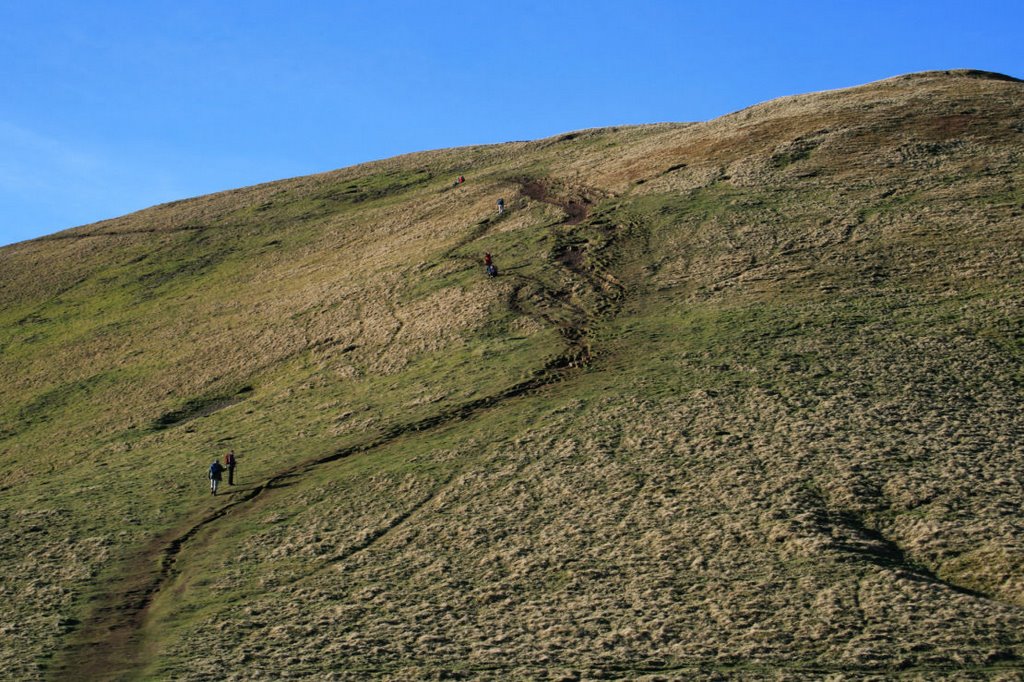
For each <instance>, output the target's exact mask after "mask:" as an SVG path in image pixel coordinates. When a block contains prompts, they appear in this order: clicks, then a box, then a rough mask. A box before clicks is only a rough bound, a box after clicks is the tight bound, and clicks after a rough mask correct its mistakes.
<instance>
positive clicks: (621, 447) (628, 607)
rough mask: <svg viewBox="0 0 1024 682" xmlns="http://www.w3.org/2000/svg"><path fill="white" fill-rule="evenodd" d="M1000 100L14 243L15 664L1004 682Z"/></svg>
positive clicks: (351, 185)
mask: <svg viewBox="0 0 1024 682" xmlns="http://www.w3.org/2000/svg"><path fill="white" fill-rule="evenodd" d="M1022 111H1024V86H1022V85H1021V84H1020V83H1019V82H1012V81H1007V80H1003V79H997V78H993V77H991V76H987V75H984V74H975V73H966V72H954V73H931V74H919V75H914V76H906V77H900V78H896V79H891V80H888V81H883V82H881V83H876V84H872V85H869V86H864V87H862V88H855V89H851V90H843V91H836V92H827V93H818V94H812V95H804V96H798V97H791V98H785V99H783V100H778V101H775V102H769V103H765V104H761V105H757V106H755V107H751V108H749V109H745V110H743V111H740V112H736V113H734V114H731V115H729V116H726V117H723V118H721V119H717V120H715V121H710V122H707V123H697V124H660V125H653V126H641V127H636V128H623V129H598V130H590V131H580V132H578V133H573V134H570V135H564V136H559V137H555V138H550V139H547V140H540V141H537V142H531V143H512V144H507V145H497V146H492V147H473V148H466V149H459V150H445V151H438V152H428V153H422V154H413V155H409V156H405V157H398V158H395V159H389V160H385V161H380V162H375V163H372V164H366V165H363V166H359V167H355V168H350V169H344V170H340V171H336V172H332V173H325V174H321V175H317V176H311V177H308V178H297V179H293V180H286V181H281V182H278V183H269V184H266V185H261V186H257V187H252V188H246V189H240V190H235V191H231V192H224V193H220V194H217V195H211V196H208V197H200V198H197V199H189V200H185V201H181V202H175V203H173V204H167V205H164V206H159V207H154V208H153V209H149V210H147V211H142V212H139V213H136V214H132V215H130V216H125V217H123V218H119V219H116V220H112V221H105V222H104V223H98V224H96V225H91V226H86V227H82V228H77V229H75V230H69V231H66V232H63V233H60V234H58V235H54V236H53V237H51V238H46V239H42V240H36V241H34V242H28V243H24V244H20V245H16V246H13V247H8V248H5V249H3V250H0V311H2V312H0V320H2V322H3V329H4V332H3V335H2V336H0V348H2V350H3V354H2V356H0V377H2V379H3V381H2V382H0V405H2V406H3V407H2V408H0V451H2V455H0V494H2V495H3V499H4V502H3V504H2V505H0V517H2V520H3V523H4V527H5V531H6V533H7V538H8V540H6V541H5V543H4V544H3V545H2V549H0V570H2V571H3V574H4V576H5V580H4V581H3V583H2V585H0V595H2V602H0V603H2V604H3V605H4V607H5V611H6V613H7V614H8V616H9V617H8V619H7V621H6V622H5V623H4V624H3V625H0V665H3V666H4V670H5V671H7V674H9V675H10V676H11V677H14V678H17V679H42V678H46V677H51V678H61V677H66V676H67V675H69V674H70V671H71V670H75V671H77V674H78V675H79V676H85V677H89V678H92V677H107V678H111V679H122V678H123V679H195V680H200V679H213V678H217V679H238V680H243V679H244V680H249V679H278V678H280V677H295V678H309V679H367V678H381V679H424V678H430V677H434V678H437V677H445V676H447V677H464V678H469V679H510V678H512V679H516V678H518V679H539V678H554V679H620V678H628V679H695V678H696V679H722V678H734V679H761V678H764V679H822V678H829V677H831V678H834V679H860V678H877V679H881V678H887V677H893V676H905V677H908V678H910V679H934V678H941V677H949V678H957V677H962V678H965V679H968V678H976V677H990V678H993V679H999V678H1000V676H1003V677H1004V678H1005V679H1013V678H1014V676H1018V675H1019V674H1020V671H1021V667H1020V666H1021V664H1020V660H1021V658H1020V657H1021V656H1024V641H1022V639H1021V634H1020V633H1021V632H1024V627H1022V626H1024V573H1022V570H1024V562H1022V560H1021V553H1020V542H1021V537H1022V531H1024V528H1022V524H1024V521H1022V517H1021V514H1020V507H1019V501H1020V499H1021V495H1022V494H1024V475H1022V469H1021V466H1020V455H1021V451H1020V445H1019V444H1020V443H1021V442H1024V421H1022V416H1021V414H1022V412H1021V410H1020V407H1021V403H1022V401H1021V397H1022V395H1021V391H1022V386H1024V369H1022V368H1024V362H1022V360H1024V348H1022V346H1021V341H1022V327H1021V325H1022V317H1021V312H1020V311H1021V310H1024V305H1022V304H1024V301H1022V298H1024V297H1022V292H1024V288H1022V280H1021V272H1024V268H1022V266H1024V262H1022V261H1024V256H1022V254H1024V229H1022V228H1024V221H1022V218H1021V216H1022V208H1021V207H1022V205H1024V192H1022V190H1021V182H1022V180H1024V177H1022V173H1021V167H1020V163H1019V159H1020V158H1021V154H1022V153H1024V142H1022V132H1024V131H1022V129H1021V128H1020V120H1021V113H1022ZM459 174H464V175H465V176H466V178H467V183H466V184H464V185H461V186H458V187H453V186H452V185H451V181H452V179H453V178H454V177H456V176H457V175H459ZM499 196H501V197H504V198H505V200H506V203H507V206H508V208H509V210H508V212H507V214H506V215H505V216H502V217H501V218H498V217H497V216H496V214H495V207H494V202H495V201H496V199H497V197H499ZM485 251H489V252H491V253H493V254H494V255H495V258H496V262H497V264H498V266H499V268H500V270H501V273H502V275H501V276H500V277H499V278H497V279H495V280H489V279H486V278H485V277H483V275H482V271H481V270H482V268H481V259H482V254H483V252H485ZM229 447H233V448H235V449H236V450H238V451H239V452H240V453H241V459H240V469H239V481H240V485H239V486H237V487H235V488H233V489H232V488H228V489H227V490H226V493H227V494H225V495H223V496H218V497H217V498H212V497H211V496H210V495H209V494H208V493H207V492H206V491H205V486H206V482H205V480H204V476H205V469H206V466H207V465H208V464H209V462H210V461H211V460H212V458H213V457H214V456H215V455H218V454H222V453H223V452H224V451H226V449H227V448H229ZM111 628H113V629H111Z"/></svg>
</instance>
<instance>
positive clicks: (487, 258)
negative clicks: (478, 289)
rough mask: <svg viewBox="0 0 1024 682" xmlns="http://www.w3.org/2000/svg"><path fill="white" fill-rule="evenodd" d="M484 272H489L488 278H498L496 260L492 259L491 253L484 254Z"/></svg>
mask: <svg viewBox="0 0 1024 682" xmlns="http://www.w3.org/2000/svg"><path fill="white" fill-rule="evenodd" d="M484 270H486V271H487V276H488V277H497V276H498V268H497V267H496V266H495V265H494V259H492V258H491V254H489V253H484Z"/></svg>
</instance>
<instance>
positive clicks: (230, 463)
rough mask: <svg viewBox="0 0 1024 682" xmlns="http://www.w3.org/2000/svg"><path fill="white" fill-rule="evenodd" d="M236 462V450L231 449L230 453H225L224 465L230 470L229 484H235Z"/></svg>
mask: <svg viewBox="0 0 1024 682" xmlns="http://www.w3.org/2000/svg"><path fill="white" fill-rule="evenodd" d="M235 464H237V460H236V459H235V451H234V450H229V451H228V454H226V455H224V466H225V467H226V468H227V470H228V485H234V484H235Z"/></svg>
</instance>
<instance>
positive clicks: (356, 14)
mask: <svg viewBox="0 0 1024 682" xmlns="http://www.w3.org/2000/svg"><path fill="white" fill-rule="evenodd" d="M0 26H2V29H0V244H6V243H10V242H15V241H19V240H23V239H28V238H31V237H34V236H39V235H42V234H48V233H51V232H55V231H58V230H60V229H64V228H67V227H73V226H76V225H81V224H86V223H90V222H94V221H96V220H100V219H103V218H111V217H115V216H118V215H122V214H124V213H128V212H130V211H134V210H138V209H141V208H145V207H147V206H151V205H153V204H157V203H161V202H165V201H170V200H174V199H181V198H185V197H190V196H197V195H200V194H206V193H209V192H214V191H218V190H222V189H229V188H233V187H242V186H246V185H251V184H255V183H258V182H265V181H269V180H276V179H280V178H286V177H293V176H297V175H305V174H308V173H315V172H319V171H325V170H331V169H334V168H341V167H343V166H349V165H352V164H355V163H360V162H363V161H370V160H373V159H379V158H385V157H388V156H393V155H396V154H402V153H406V152H412V151H419V150H423V149H436V148H441V147H454V146H461V145H468V144H478V143H497V142H505V141H509V140H523V139H536V138H539V137H545V136H548V135H553V134H556V133H560V132H566V131H569V130H576V129H580V128H588V127H594V126H605V125H622V124H633V123H651V122H656V121H699V120H707V119H710V118H714V117H716V116H719V115H722V114H725V113H728V112H730V111H734V110H736V109H740V108H742V107H745V106H748V105H751V104H755V103H757V102H761V101H764V100H767V99H772V98H774V97H779V96H782V95H790V94H795V93H802V92H811V91H815V90H825V89H832V88H840V87H846V86H852V85H859V84H862V83H867V82H870V81H873V80H878V79H881V78H887V77H890V76H895V75H899V74H903V73H909V72H913V71H924V70H933V69H950V68H975V69H984V70H989V71H998V72H1001V73H1007V74H1009V75H1012V76H1016V77H1024V47H1022V44H1024V40H1022V39H1024V3H1021V2H1019V0H1005V1H1002V2H994V1H989V0H974V1H972V2H962V1H958V2H954V1H951V0H929V1H927V2H926V1H924V0H921V1H917V2H900V1H899V0H850V1H841V0H819V1H818V2H810V0H808V1H806V2H795V1H792V2H784V1H783V2H775V1H770V0H762V1H761V2H747V1H742V0H737V1H732V2H730V1H729V0H720V1H718V2H687V1H685V0H677V1H670V0H632V1H631V2H624V1H621V0H618V1H614V2H613V1H610V0H588V1H586V2H584V1H583V0H580V1H578V2H561V1H559V0H545V1H537V2H528V1H526V0H510V1H507V2H502V1H494V2H489V1H488V2H475V1H472V0H462V1H458V2H456V1H452V0H448V1H446V2H432V1H430V0H395V1H391V0H379V1H376V2H370V1H365V2H356V1H354V0H353V1H348V2H346V1H342V0H337V1H335V2H327V1H320V0H292V1H290V2H283V1H281V2H270V1H267V0H247V1H246V2H217V1H215V0H208V1H199V0H175V1H174V2H166V1H165V2H149V1H147V0H131V1H128V0H124V1H122V0H92V1H88V2H87V1H85V0H80V1H74V2H72V1H59V0H58V1H51V0H31V1H28V0H0Z"/></svg>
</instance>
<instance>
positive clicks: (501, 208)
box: [498, 198, 505, 215]
mask: <svg viewBox="0 0 1024 682" xmlns="http://www.w3.org/2000/svg"><path fill="white" fill-rule="evenodd" d="M504 212H505V199H504V198H502V199H498V215H502V214H503V213H504Z"/></svg>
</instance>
